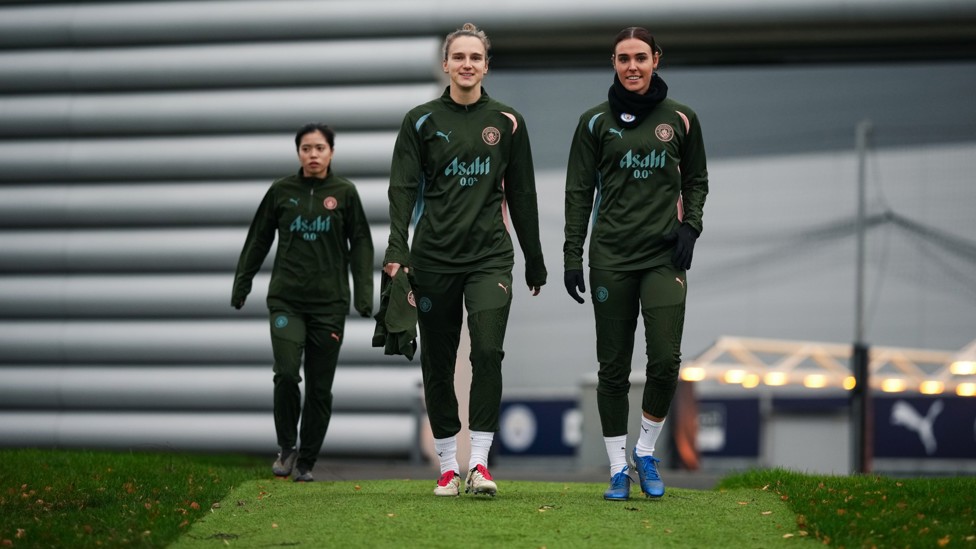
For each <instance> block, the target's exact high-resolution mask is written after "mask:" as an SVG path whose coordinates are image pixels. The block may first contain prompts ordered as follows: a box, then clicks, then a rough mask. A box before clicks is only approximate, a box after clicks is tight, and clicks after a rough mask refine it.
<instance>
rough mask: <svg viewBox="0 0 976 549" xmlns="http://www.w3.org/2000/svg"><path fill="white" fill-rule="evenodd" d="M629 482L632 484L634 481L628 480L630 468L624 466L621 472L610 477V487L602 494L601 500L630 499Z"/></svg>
mask: <svg viewBox="0 0 976 549" xmlns="http://www.w3.org/2000/svg"><path fill="white" fill-rule="evenodd" d="M631 482H634V479H632V478H630V467H627V466H624V468H623V470H622V471H620V472H619V473H617V474H616V475H613V476H612V477H610V486H609V487H608V488H607V490H606V491H605V492H603V499H607V500H611V501H625V500H628V499H630V483H631Z"/></svg>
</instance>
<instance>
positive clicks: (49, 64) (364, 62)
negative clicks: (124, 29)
mask: <svg viewBox="0 0 976 549" xmlns="http://www.w3.org/2000/svg"><path fill="white" fill-rule="evenodd" d="M2 12H3V11H2V10H0V13H2ZM439 50H440V42H439V40H437V39H435V38H427V37H421V38H403V39H392V40H390V39H382V38H370V39H367V40H355V41H328V40H318V41H311V40H310V41H303V42H260V43H255V42H246V43H234V44H204V45H196V44H186V45H170V46H165V47H124V48H105V49H51V50H48V49H44V50H16V51H0V91H3V92H58V93H63V92H64V91H65V90H73V91H80V90H125V89H156V90H160V89H170V88H190V87H217V86H272V85H278V86H299V85H322V84H331V85H335V84H353V83H363V82H375V81H376V78H377V70H378V68H379V67H381V70H382V75H383V81H384V82H391V81H393V82H395V81H401V82H402V81H411V80H412V81H428V82H429V81H431V80H433V79H434V78H435V76H436V74H437V72H436V71H437V70H438V69H439V65H438V63H437V61H438V60H439V59H440V51H439Z"/></svg>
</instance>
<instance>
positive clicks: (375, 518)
mask: <svg viewBox="0 0 976 549" xmlns="http://www.w3.org/2000/svg"><path fill="white" fill-rule="evenodd" d="M432 487H433V481H432V480H430V479H425V480H381V481H368V482H345V481H344V482H317V483H314V484H307V485H303V484H296V483H293V482H287V481H276V480H268V481H264V480H262V481H251V482H245V483H243V484H241V485H240V486H238V487H236V488H234V490H232V491H231V494H230V496H229V497H228V498H227V499H226V500H225V501H224V502H223V504H222V505H221V507H220V508H219V509H215V510H214V511H213V512H212V513H210V514H209V515H207V516H206V517H204V518H203V519H202V520H201V521H200V522H197V523H196V524H194V525H193V527H192V528H191V529H190V531H189V532H187V533H186V534H185V535H183V536H182V537H181V538H180V539H179V540H178V541H177V542H176V543H175V544H174V545H173V547H174V548H178V549H188V548H204V547H224V546H231V547H235V546H236V547H270V546H301V547H323V546H328V547H627V548H632V547H722V548H725V547H756V548H758V547H782V546H785V545H789V546H796V545H797V544H801V545H806V544H807V543H809V544H810V545H811V546H813V545H817V544H816V543H815V542H813V540H812V539H809V538H807V539H801V538H800V537H799V535H798V531H797V528H796V518H795V516H794V515H793V514H792V513H791V512H790V511H789V509H788V508H787V506H786V505H785V504H784V503H783V502H782V501H780V499H779V497H778V496H776V494H773V493H772V492H763V491H761V490H756V489H753V488H744V489H737V490H728V491H724V492H719V491H704V490H682V489H668V491H667V494H665V496H664V497H663V498H662V499H661V500H656V501H655V500H648V499H646V498H643V497H635V498H633V499H631V500H630V501H624V502H607V501H604V500H603V498H602V495H603V490H604V488H606V486H605V485H604V484H591V483H552V482H505V481H500V482H499V495H498V496H497V497H494V498H490V497H487V496H471V495H464V494H462V495H461V496H460V497H457V498H437V497H434V496H433V494H432V493H431V489H432ZM635 495H636V494H635ZM784 536H785V537H784Z"/></svg>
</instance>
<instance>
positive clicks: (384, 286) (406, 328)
mask: <svg viewBox="0 0 976 549" xmlns="http://www.w3.org/2000/svg"><path fill="white" fill-rule="evenodd" d="M373 347H383V354H386V355H403V356H405V357H407V358H408V359H409V360H413V355H414V353H415V352H416V351H417V304H416V303H415V302H414V299H413V289H412V288H411V287H410V280H409V277H408V276H407V273H406V272H404V270H403V269H400V270H398V271H397V272H396V274H395V275H393V278H392V279H390V277H389V276H387V275H386V273H383V282H382V283H381V286H380V310H379V311H378V312H377V313H376V329H375V330H374V331H373Z"/></svg>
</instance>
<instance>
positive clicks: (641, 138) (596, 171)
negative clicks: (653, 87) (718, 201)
mask: <svg viewBox="0 0 976 549" xmlns="http://www.w3.org/2000/svg"><path fill="white" fill-rule="evenodd" d="M707 194H708V170H707V168H706V165H705V145H704V142H703V140H702V133H701V127H700V126H699V123H698V115H696V114H695V112H694V111H692V110H691V109H690V108H688V107H687V106H685V105H682V104H681V103H678V102H676V101H673V100H671V99H664V100H663V101H662V102H661V103H659V104H658V105H657V107H655V108H654V110H652V111H651V112H650V113H649V114H648V115H647V118H646V119H644V120H643V121H642V122H641V123H640V125H638V126H637V127H635V128H630V129H625V128H624V127H623V126H621V125H619V124H618V123H617V121H616V120H615V119H614V115H613V112H612V111H611V110H610V105H609V103H608V102H604V103H602V104H600V105H598V106H596V107H594V108H592V109H590V110H588V111H586V112H584V113H583V115H582V116H580V120H579V125H578V126H577V127H576V133H575V135H574V136H573V144H572V147H571V148H570V153H569V164H568V168H567V173H566V228H565V229H566V241H565V244H564V246H563V262H564V264H565V268H566V270H571V269H582V268H583V242H584V241H585V240H586V225H587V222H588V221H589V219H590V215H591V213H592V222H593V235H592V237H591V239H590V249H589V259H590V267H592V268H595V269H603V270H612V271H614V270H615V271H631V270H639V269H646V268H650V267H656V266H659V265H664V264H667V263H668V262H670V260H671V252H672V249H673V247H674V244H673V243H668V242H665V241H664V237H665V236H666V235H668V234H669V233H671V232H672V231H673V230H674V229H676V228H677V227H678V225H679V224H681V222H682V221H683V222H685V223H688V224H689V225H691V226H692V227H694V229H695V230H696V231H698V232H699V234H700V233H701V231H702V208H703V207H704V205H705V195H707Z"/></svg>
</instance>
